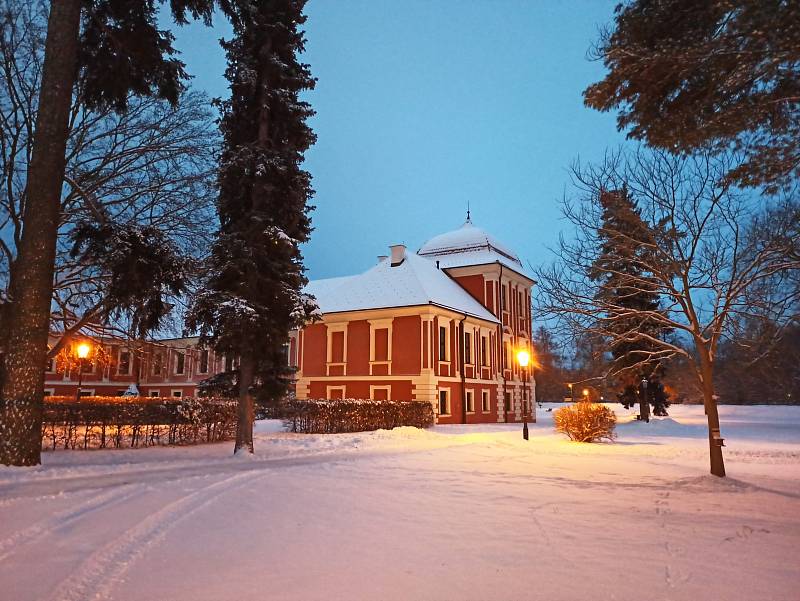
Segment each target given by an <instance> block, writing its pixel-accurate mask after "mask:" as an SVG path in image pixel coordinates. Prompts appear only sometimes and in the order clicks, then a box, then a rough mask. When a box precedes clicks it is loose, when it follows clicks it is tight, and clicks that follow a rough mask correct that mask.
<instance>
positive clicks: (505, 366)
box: [503, 342, 510, 369]
mask: <svg viewBox="0 0 800 601" xmlns="http://www.w3.org/2000/svg"><path fill="white" fill-rule="evenodd" d="M509 353H510V349H509V347H508V342H504V343H503V369H508V356H509Z"/></svg>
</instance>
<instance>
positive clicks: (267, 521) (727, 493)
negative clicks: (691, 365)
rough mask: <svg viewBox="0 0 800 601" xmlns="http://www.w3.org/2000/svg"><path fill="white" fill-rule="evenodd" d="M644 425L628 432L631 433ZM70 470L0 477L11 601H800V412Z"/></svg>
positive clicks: (263, 427)
mask: <svg viewBox="0 0 800 601" xmlns="http://www.w3.org/2000/svg"><path fill="white" fill-rule="evenodd" d="M618 413H620V414H624V413H626V412H624V411H618ZM539 415H540V422H539V424H537V425H536V426H535V427H534V428H533V429H532V437H531V440H530V441H529V442H528V443H525V442H524V441H522V440H521V437H520V432H519V428H517V427H508V426H477V427H474V426H470V427H461V426H450V427H438V428H435V429H434V430H433V431H418V430H414V429H409V428H402V429H399V430H395V431H392V432H374V433H364V434H352V435H337V436H301V435H291V434H286V433H278V432H276V424H274V423H262V424H259V429H260V433H259V434H258V437H257V441H256V444H257V448H258V454H257V456H256V458H255V459H251V460H241V459H233V458H230V457H228V454H229V452H230V445H228V444H224V445H212V446H205V447H191V448H180V449H174V448H169V449H167V448H161V449H142V450H138V451H96V452H56V453H50V454H47V455H45V464H44V466H43V467H41V468H37V469H35V470H21V469H11V468H2V469H0V599H2V600H3V601H6V600H8V601H27V600H48V601H50V600H52V601H55V600H58V601H78V600H80V601H83V600H87V601H88V600H94V599H100V600H102V599H115V600H142V599H144V600H154V601H184V600H186V601H190V600H191V601H206V600H207V601H224V600H232V601H233V600H235V601H247V600H254V601H255V600H259V601H260V600H265V599H301V600H314V599H326V600H331V599H542V600H548V601H550V600H559V599H564V600H567V599H615V600H627V599H631V600H633V599H636V600H645V599H646V600H650V599H659V600H662V599H663V600H672V601H674V600H682V599H686V600H689V599H692V600H694V599H706V598H709V599H710V598H714V599H721V600H726V601H727V600H740V599H741V600H747V601H757V600H761V599H763V600H786V601H789V600H791V601H796V600H797V599H798V598H800V562H798V560H797V549H798V548H799V546H800V408H764V407H760V408H750V407H724V408H723V410H722V418H723V434H724V435H725V436H726V437H727V444H728V448H727V451H726V461H727V467H728V472H729V475H730V476H731V477H730V478H728V479H725V480H719V479H716V478H713V477H712V476H707V475H706V471H707V459H706V453H707V450H706V448H705V445H706V441H705V439H704V430H703V416H702V408H698V407H677V408H674V410H673V411H672V416H671V418H670V419H666V420H661V421H659V422H657V423H653V424H650V425H649V426H645V425H644V424H637V423H630V424H623V425H621V426H620V428H619V433H620V438H619V441H618V442H617V443H614V444H603V445H578V444H573V443H569V442H566V441H564V440H562V439H561V438H560V437H559V436H556V435H555V434H553V432H552V430H551V421H550V417H551V414H550V413H546V412H542V411H540V413H539Z"/></svg>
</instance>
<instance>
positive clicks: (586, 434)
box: [553, 401, 617, 442]
mask: <svg viewBox="0 0 800 601" xmlns="http://www.w3.org/2000/svg"><path fill="white" fill-rule="evenodd" d="M553 421H554V422H555V424H556V430H558V431H559V432H563V433H564V434H566V435H567V436H569V438H570V440H574V441H577V442H595V441H597V440H603V439H606V440H614V438H615V437H616V434H615V433H614V427H615V426H616V425H617V415H616V414H615V413H614V412H613V411H611V409H609V408H608V407H606V406H605V405H601V404H600V403H590V402H588V401H581V402H579V403H575V404H574V405H568V406H566V407H562V408H561V409H556V412H555V413H554V414H553Z"/></svg>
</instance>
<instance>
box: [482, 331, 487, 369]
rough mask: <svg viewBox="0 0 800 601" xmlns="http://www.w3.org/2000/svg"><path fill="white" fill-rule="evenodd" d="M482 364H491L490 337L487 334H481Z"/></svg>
mask: <svg viewBox="0 0 800 601" xmlns="http://www.w3.org/2000/svg"><path fill="white" fill-rule="evenodd" d="M481 365H482V366H483V367H487V366H488V365H489V339H488V338H486V336H481Z"/></svg>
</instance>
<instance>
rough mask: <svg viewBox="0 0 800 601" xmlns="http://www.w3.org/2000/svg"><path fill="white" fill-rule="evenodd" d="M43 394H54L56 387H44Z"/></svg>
mask: <svg viewBox="0 0 800 601" xmlns="http://www.w3.org/2000/svg"><path fill="white" fill-rule="evenodd" d="M44 396H56V389H55V388H45V389H44Z"/></svg>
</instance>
